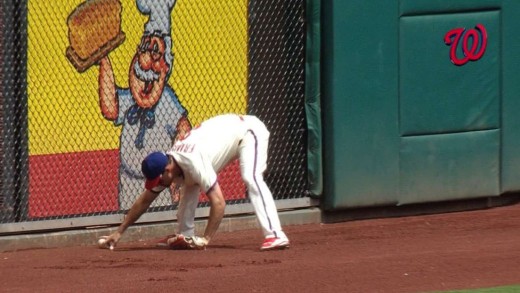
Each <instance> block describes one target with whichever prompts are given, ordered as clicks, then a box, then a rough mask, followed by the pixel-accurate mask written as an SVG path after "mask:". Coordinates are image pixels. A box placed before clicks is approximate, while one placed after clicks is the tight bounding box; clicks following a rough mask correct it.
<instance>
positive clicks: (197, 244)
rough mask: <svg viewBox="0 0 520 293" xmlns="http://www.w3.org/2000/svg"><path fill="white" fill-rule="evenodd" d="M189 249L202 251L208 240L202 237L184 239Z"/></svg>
mask: <svg viewBox="0 0 520 293" xmlns="http://www.w3.org/2000/svg"><path fill="white" fill-rule="evenodd" d="M184 239H185V241H186V243H188V246H189V248H190V249H198V250H204V249H206V246H207V245H208V240H206V238H204V237H199V236H192V237H185V238H184Z"/></svg>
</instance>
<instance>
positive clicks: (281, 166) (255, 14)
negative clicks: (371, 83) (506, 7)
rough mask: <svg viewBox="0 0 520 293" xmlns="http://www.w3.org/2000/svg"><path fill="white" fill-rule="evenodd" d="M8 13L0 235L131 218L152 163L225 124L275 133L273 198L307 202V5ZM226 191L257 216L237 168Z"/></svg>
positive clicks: (270, 175)
mask: <svg viewBox="0 0 520 293" xmlns="http://www.w3.org/2000/svg"><path fill="white" fill-rule="evenodd" d="M0 9H1V10H0V14H1V16H2V17H1V19H0V26H1V28H2V29H1V30H0V33H1V34H2V36H1V40H2V41H1V47H0V50H1V52H0V58H1V59H0V62H1V66H0V68H1V71H0V82H1V84H0V87H1V97H0V119H1V123H0V131H1V134H2V135H1V136H0V139H1V141H0V143H1V148H0V154H1V159H2V166H3V168H2V169H1V182H0V186H1V190H2V193H1V194H0V223H2V224H3V225H2V224H0V232H5V231H6V230H7V231H11V232H13V231H14V232H20V231H19V230H20V226H16V227H14V228H13V227H11V228H9V229H2V226H4V228H5V227H6V225H7V224H9V223H27V222H45V221H47V222H49V221H53V220H56V219H72V218H74V219H80V220H77V221H76V222H75V223H76V224H74V225H82V224H81V223H83V225H87V224H88V223H91V222H92V220H90V221H87V220H83V222H82V221H81V219H86V218H90V219H92V217H100V216H107V215H114V214H118V215H121V214H124V213H125V212H126V211H127V210H128V209H129V208H130V207H131V205H132V203H133V202H134V200H135V199H136V197H137V196H138V195H139V194H140V193H141V192H142V190H143V186H144V181H143V177H142V175H141V173H140V162H141V160H142V158H144V156H145V155H146V154H147V153H149V152H151V151H154V150H167V149H169V148H170V147H171V145H172V143H173V141H174V139H175V138H176V136H177V135H178V134H179V133H181V132H182V131H184V130H186V129H187V128H186V127H188V128H189V127H194V126H195V125H197V124H198V123H200V122H202V121H203V120H205V119H207V118H209V117H212V116H214V115H216V114H220V113H227V112H236V113H244V114H245V113H247V114H253V115H257V116H258V117H259V118H260V119H261V120H263V121H264V122H265V124H266V125H267V127H268V129H269V130H270V132H271V140H270V148H269V160H268V169H267V172H266V181H267V183H268V185H269V186H270V188H271V189H272V192H273V196H275V198H276V199H277V200H296V199H301V198H304V197H306V191H307V181H306V176H307V167H306V166H307V165H306V163H307V162H306V148H307V146H306V121H305V109H304V102H305V101H304V82H305V80H304V78H305V72H304V69H305V19H304V17H305V1H304V0H286V1H275V0H250V1H217V0H208V1H187V0H177V1H173V0H169V1H146V0H137V1H123V0H121V1H119V0H89V1H86V2H82V1H58V2H56V1H44V0H27V1H14V0H13V1H3V2H2V4H0ZM219 182H220V184H221V186H222V188H223V192H224V194H225V197H226V200H227V202H228V205H235V206H240V205H242V204H244V203H248V199H247V191H246V189H245V187H244V185H243V183H242V182H241V180H240V175H239V171H238V164H237V163H236V162H235V163H234V164H232V165H231V166H228V167H227V168H226V169H225V170H223V171H222V172H221V173H220V174H219ZM177 200H178V190H177V189H176V188H171V189H170V190H169V191H168V192H166V191H165V192H163V193H162V195H161V196H160V197H159V198H158V199H157V200H156V201H155V202H154V204H153V206H152V207H151V208H150V212H164V211H168V212H170V211H171V210H173V211H174V212H175V210H176V207H177ZM207 205H208V203H207V201H206V198H205V196H204V195H202V194H201V197H200V207H206V206H207ZM296 205H297V204H296ZM69 222H70V221H69ZM78 223H79V224H78ZM96 223H102V222H99V221H98V222H96ZM60 225H61V226H66V225H70V223H68V224H66V225H65V224H63V223H62V224H59V225H54V226H53V227H60ZM51 226H52V225H51ZM38 227H42V226H38ZM23 229H27V226H23Z"/></svg>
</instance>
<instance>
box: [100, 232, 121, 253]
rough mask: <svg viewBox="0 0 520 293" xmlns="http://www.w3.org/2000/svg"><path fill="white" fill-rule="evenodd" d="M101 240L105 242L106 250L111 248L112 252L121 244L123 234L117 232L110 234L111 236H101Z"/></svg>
mask: <svg viewBox="0 0 520 293" xmlns="http://www.w3.org/2000/svg"><path fill="white" fill-rule="evenodd" d="M101 239H104V240H105V244H104V245H105V247H106V248H110V250H113V249H114V248H115V247H116V245H117V243H118V242H119V239H121V233H119V232H117V231H116V232H114V233H112V234H110V235H109V236H101Z"/></svg>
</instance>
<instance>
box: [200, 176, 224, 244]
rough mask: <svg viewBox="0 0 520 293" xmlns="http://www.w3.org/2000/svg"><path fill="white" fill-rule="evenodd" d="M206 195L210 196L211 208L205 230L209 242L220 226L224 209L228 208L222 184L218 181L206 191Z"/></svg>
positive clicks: (205, 236)
mask: <svg viewBox="0 0 520 293" xmlns="http://www.w3.org/2000/svg"><path fill="white" fill-rule="evenodd" d="M206 195H207V196H208V198H209V202H210V209H209V219H208V224H207V225H206V230H205V231H204V238H206V240H207V242H208V243H209V241H210V240H211V238H213V236H214V235H215V233H216V232H217V230H218V227H219V226H220V222H221V221H222V218H223V217H224V210H225V208H226V200H225V199H224V195H223V194H222V190H221V189H220V185H219V184H218V182H216V183H215V185H214V186H213V187H212V188H211V189H210V190H209V191H208V192H206Z"/></svg>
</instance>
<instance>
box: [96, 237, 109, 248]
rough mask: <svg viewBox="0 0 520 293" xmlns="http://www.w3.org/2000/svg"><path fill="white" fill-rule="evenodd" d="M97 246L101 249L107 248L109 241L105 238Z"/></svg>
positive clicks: (99, 240) (100, 239)
mask: <svg viewBox="0 0 520 293" xmlns="http://www.w3.org/2000/svg"><path fill="white" fill-rule="evenodd" d="M97 244H98V247H99V248H107V240H106V239H105V238H99V239H98V241H97Z"/></svg>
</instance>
